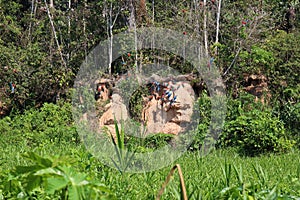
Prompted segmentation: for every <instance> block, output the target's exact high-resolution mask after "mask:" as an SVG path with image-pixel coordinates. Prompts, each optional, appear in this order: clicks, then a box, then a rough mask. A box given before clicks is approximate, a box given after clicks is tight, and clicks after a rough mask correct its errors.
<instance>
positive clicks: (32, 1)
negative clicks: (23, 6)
mask: <svg viewBox="0 0 300 200" xmlns="http://www.w3.org/2000/svg"><path fill="white" fill-rule="evenodd" d="M34 11H35V0H31V13H30V24H29V30H28V40H29V42H30V43H31V29H32V19H33V18H34V16H33V15H34Z"/></svg>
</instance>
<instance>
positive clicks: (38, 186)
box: [1, 152, 113, 200]
mask: <svg viewBox="0 0 300 200" xmlns="http://www.w3.org/2000/svg"><path fill="white" fill-rule="evenodd" d="M23 156H24V158H26V159H28V160H29V161H31V162H32V164H31V165H29V166H27V165H26V166H17V167H16V168H15V169H14V170H13V171H12V173H11V175H10V176H8V177H7V179H6V180H2V181H1V185H3V187H2V194H3V195H4V196H6V195H7V196H9V197H18V198H52V199H54V198H55V199H56V198H59V199H74V200H80V199H107V198H108V199H113V195H112V193H111V191H110V190H109V189H108V188H107V187H106V186H104V185H103V184H101V183H99V182H97V181H93V180H89V179H88V177H87V175H86V174H85V173H80V172H77V171H76V170H74V169H73V168H72V167H71V166H70V164H71V163H69V162H70V160H68V159H65V158H64V159H63V158H59V157H54V158H46V157H41V156H39V155H37V154H35V153H33V152H29V153H25V154H24V155H23Z"/></svg>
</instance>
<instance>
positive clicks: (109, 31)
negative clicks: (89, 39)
mask: <svg viewBox="0 0 300 200" xmlns="http://www.w3.org/2000/svg"><path fill="white" fill-rule="evenodd" d="M120 10H121V9H119V10H118V12H117V14H116V16H115V18H114V19H113V3H112V2H110V8H109V14H108V11H107V1H105V14H106V23H107V36H108V38H109V47H108V54H109V55H108V56H109V63H108V71H109V75H110V76H111V75H112V66H111V64H112V61H113V60H112V56H113V55H112V52H113V39H114V37H113V28H114V25H115V23H116V21H117V18H118V16H119V14H120ZM107 15H109V16H107Z"/></svg>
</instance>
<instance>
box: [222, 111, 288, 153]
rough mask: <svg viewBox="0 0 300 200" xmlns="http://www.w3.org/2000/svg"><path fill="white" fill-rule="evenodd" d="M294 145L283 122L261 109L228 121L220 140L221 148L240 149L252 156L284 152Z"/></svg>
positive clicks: (244, 113)
mask: <svg viewBox="0 0 300 200" xmlns="http://www.w3.org/2000/svg"><path fill="white" fill-rule="evenodd" d="M293 144H294V141H293V140H289V139H287V133H286V130H285V128H284V124H283V123H282V121H280V120H279V119H278V118H276V117H272V115H271V113H270V112H268V111H264V110H259V109H252V110H250V111H248V112H245V111H243V113H241V115H240V116H238V117H237V118H236V119H232V120H230V121H227V122H226V123H225V126H224V131H223V133H222V135H221V137H220V139H219V146H222V147H238V148H239V149H240V152H241V153H245V154H246V155H250V156H253V155H256V154H261V153H267V152H284V151H286V150H288V149H290V148H291V147H292V146H293Z"/></svg>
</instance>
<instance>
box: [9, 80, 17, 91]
mask: <svg viewBox="0 0 300 200" xmlns="http://www.w3.org/2000/svg"><path fill="white" fill-rule="evenodd" d="M8 85H9V88H10V90H11V93H15V87H16V85H15V84H14V83H12V82H9V84H8Z"/></svg>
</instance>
